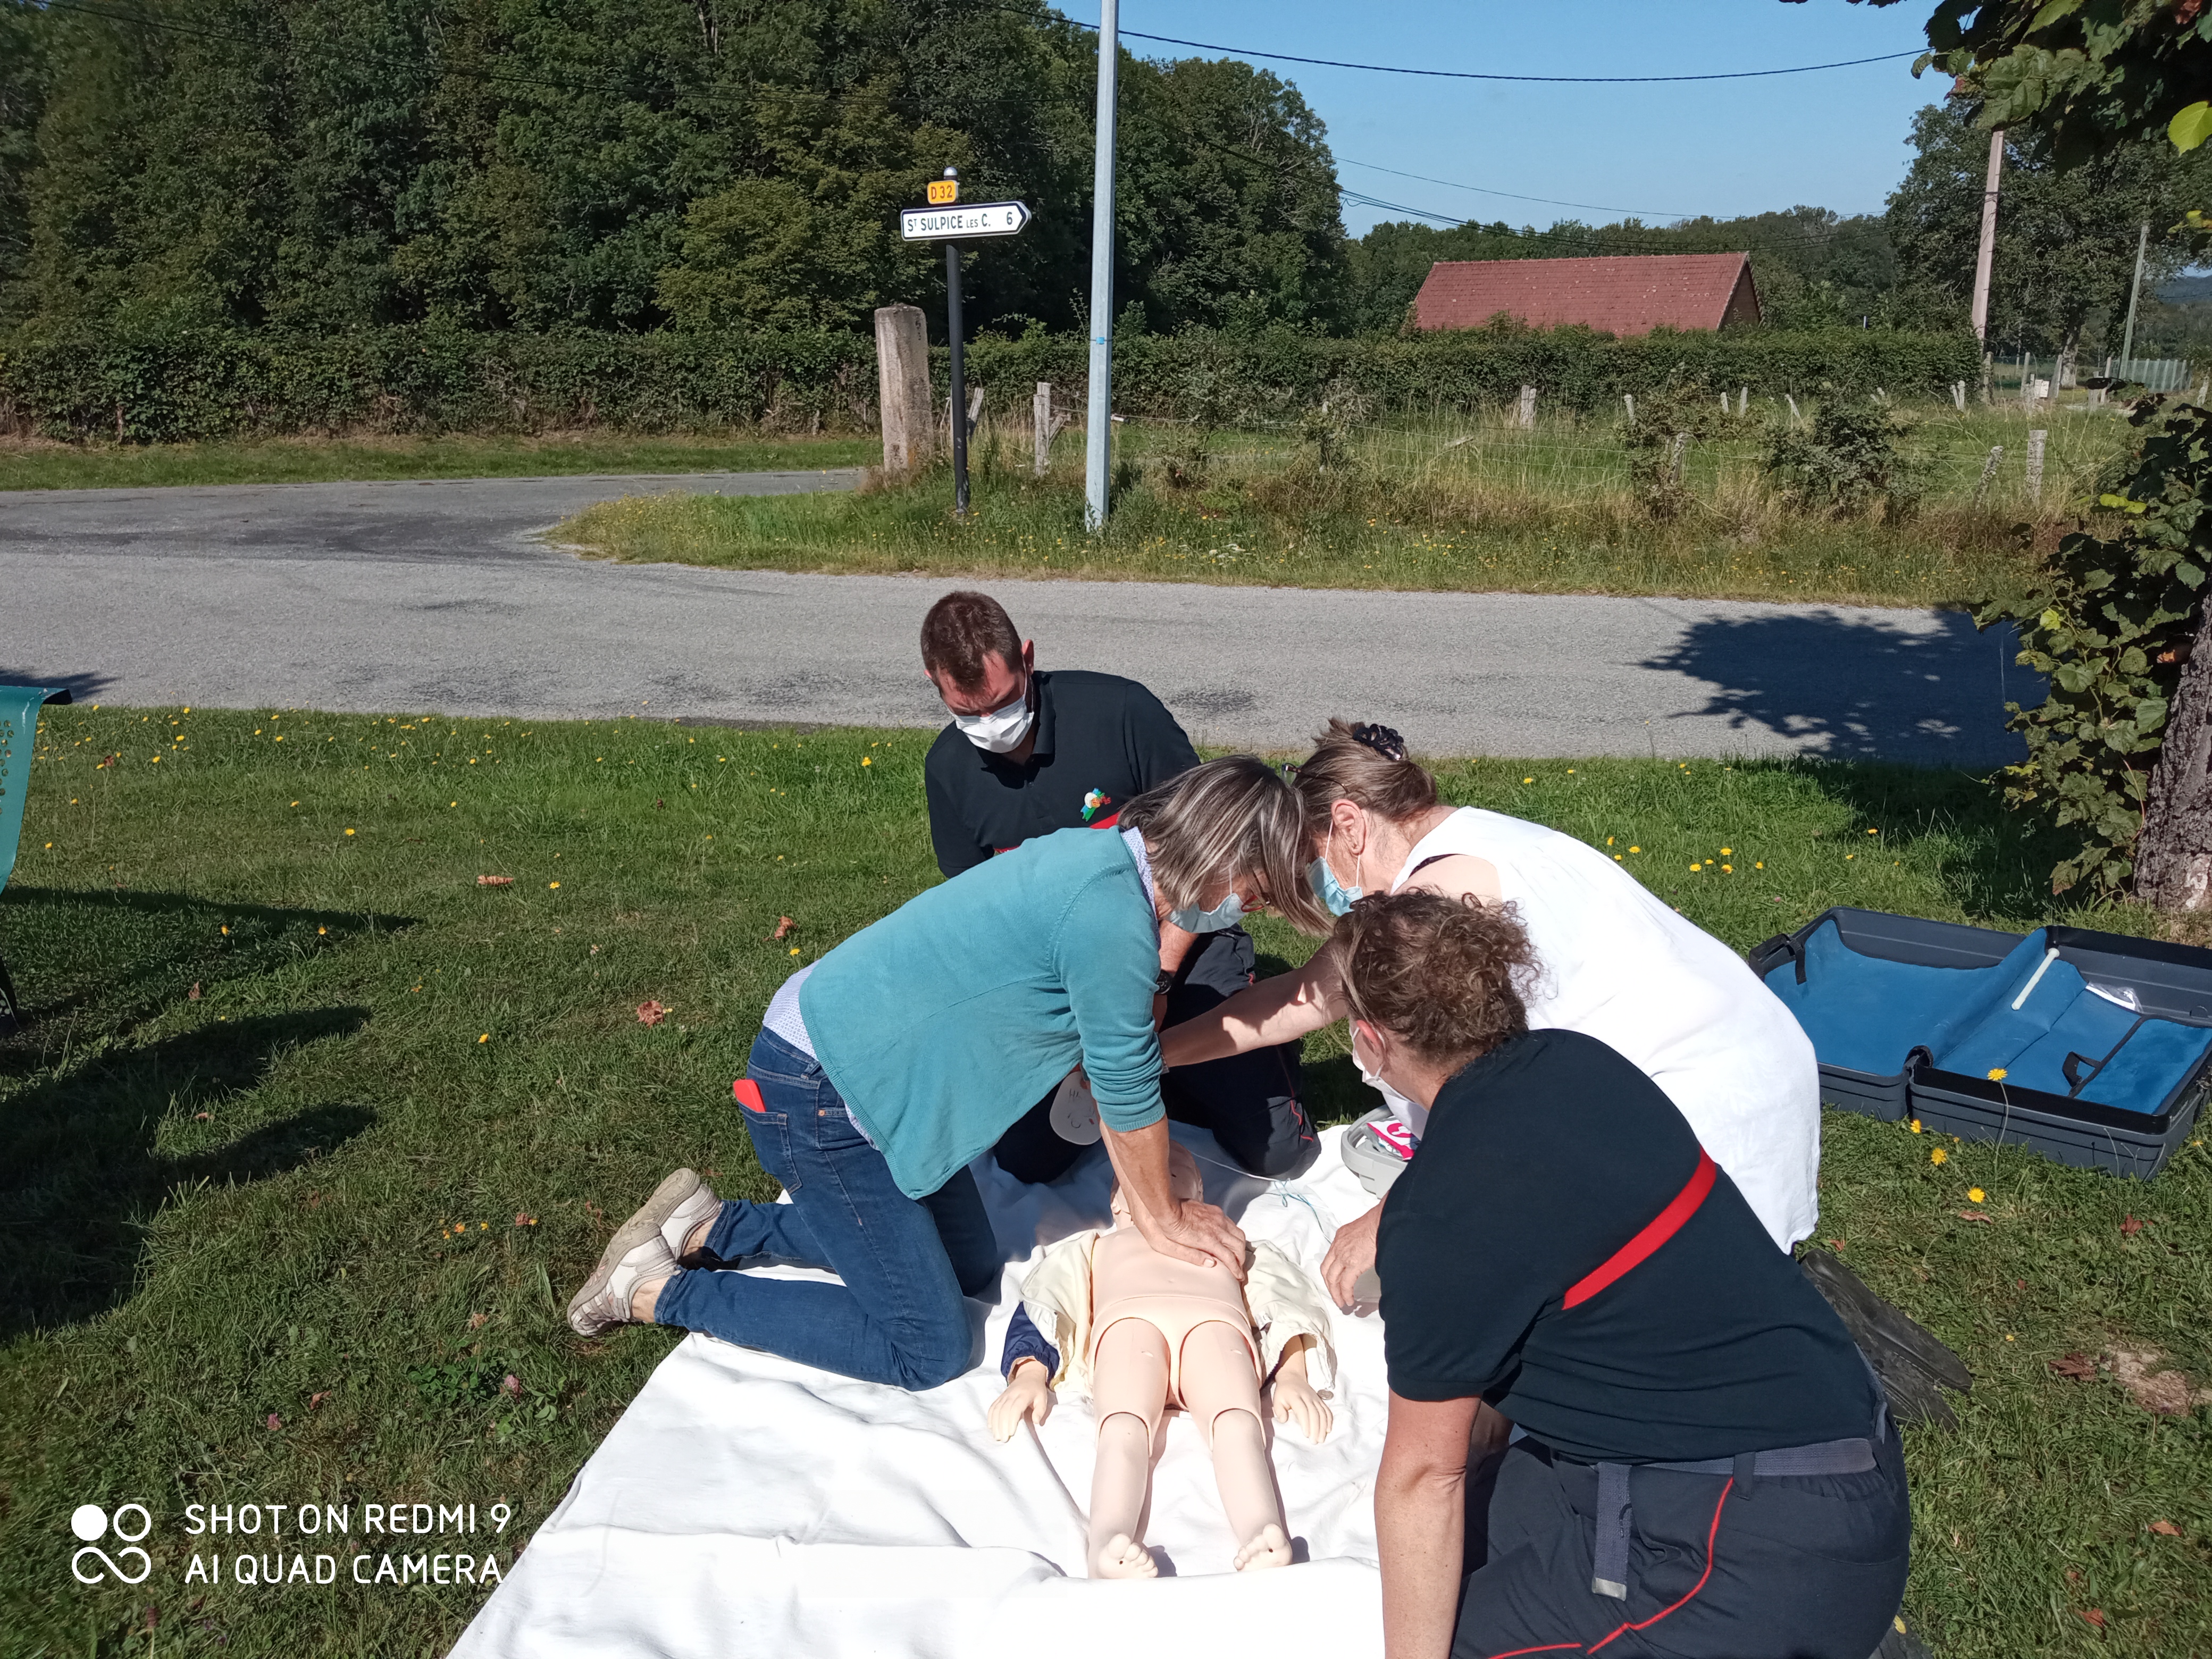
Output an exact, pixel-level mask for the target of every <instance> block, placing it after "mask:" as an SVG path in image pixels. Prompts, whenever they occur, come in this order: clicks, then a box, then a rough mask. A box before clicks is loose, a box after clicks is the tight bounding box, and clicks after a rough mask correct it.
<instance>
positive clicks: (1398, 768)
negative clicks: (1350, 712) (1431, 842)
mask: <svg viewBox="0 0 2212 1659" xmlns="http://www.w3.org/2000/svg"><path fill="white" fill-rule="evenodd" d="M1355 733H1358V734H1367V740H1366V741H1364V742H1363V741H1362V740H1361V737H1360V736H1358V735H1355ZM1376 733H1380V734H1381V735H1380V736H1379V737H1377V736H1376V735H1374V734H1376ZM1397 735H1398V734H1397V733H1396V732H1392V731H1390V730H1389V728H1388V727H1385V726H1352V725H1350V724H1348V723H1347V722H1346V721H1344V720H1331V721H1330V722H1329V723H1328V731H1326V732H1322V734H1321V736H1320V737H1319V738H1316V740H1315V743H1314V751H1313V753H1312V755H1311V756H1310V757H1308V758H1307V759H1305V760H1304V761H1302V762H1300V763H1298V765H1297V767H1296V768H1295V769H1293V775H1294V776H1295V777H1296V779H1297V786H1298V794H1299V797H1300V798H1301V799H1303V800H1304V802H1305V805H1306V822H1307V823H1308V825H1309V827H1310V830H1311V832H1312V834H1313V836H1315V838H1316V839H1319V838H1320V837H1321V836H1323V835H1325V834H1327V833H1328V809H1329V805H1330V804H1331V803H1332V802H1334V801H1340V800H1348V801H1352V802H1354V803H1356V804H1357V805H1359V806H1360V807H1362V808H1364V810H1365V811H1370V812H1373V813H1375V814H1376V816H1378V817H1383V818H1385V819H1387V820H1389V822H1390V823H1407V822H1408V821H1409V820H1411V819H1413V818H1416V817H1419V816H1420V815H1421V814H1422V813H1424V812H1425V811H1428V810H1429V808H1431V806H1434V805H1436V804H1437V781H1436V778H1435V777H1434V776H1433V775H1431V773H1430V771H1429V769H1427V768H1426V767H1425V766H1421V765H1419V764H1417V763H1414V762H1413V761H1410V760H1407V758H1406V751H1405V750H1404V749H1403V748H1401V747H1400V746H1399V745H1398V744H1397V742H1396V738H1397Z"/></svg>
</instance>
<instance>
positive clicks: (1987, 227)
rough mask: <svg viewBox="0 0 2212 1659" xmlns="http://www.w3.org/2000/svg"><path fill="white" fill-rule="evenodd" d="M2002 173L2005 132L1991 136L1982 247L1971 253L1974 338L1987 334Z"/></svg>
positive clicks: (1983, 203) (1981, 337)
mask: <svg viewBox="0 0 2212 1659" xmlns="http://www.w3.org/2000/svg"><path fill="white" fill-rule="evenodd" d="M2003 171H2004V129H2003V128H2002V127H1999V128H1998V129H1997V130H1996V131H1995V132H1993V133H1991V134H1990V173H1989V178H1988V179H1987V181H1986V182H1984V185H1982V245H1981V246H1980V248H1979V249H1978V250H1977V251H1976V252H1975V254H1974V337H1975V338H1976V339H1977V340H1980V339H1985V338H1987V337H1988V335H1989V331H1990V265H1991V264H1993V263H1994V262H1995V261H1996V252H1997V177H1998V175H1999V174H2000V173H2002V172H2003Z"/></svg>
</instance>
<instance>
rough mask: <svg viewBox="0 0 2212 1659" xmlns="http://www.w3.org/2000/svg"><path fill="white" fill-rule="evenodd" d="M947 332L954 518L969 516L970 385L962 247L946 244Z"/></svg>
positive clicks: (954, 243)
mask: <svg viewBox="0 0 2212 1659" xmlns="http://www.w3.org/2000/svg"><path fill="white" fill-rule="evenodd" d="M945 333H946V334H947V335H948V336H950V337H951V341H952V386H951V403H952V406H951V410H949V411H948V412H949V413H950V414H951V417H952V516H953V517H954V518H956V519H964V518H966V517H967V516H968V382H967V377H966V375H965V374H964V373H963V370H964V368H965V365H964V364H963V362H962V361H961V358H962V347H961V340H960V335H961V326H960V244H959V243H957V242H947V243H946V244H945Z"/></svg>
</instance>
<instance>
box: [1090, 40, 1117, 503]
mask: <svg viewBox="0 0 2212 1659" xmlns="http://www.w3.org/2000/svg"><path fill="white" fill-rule="evenodd" d="M1120 73H1121V11H1120V7H1119V5H1118V3H1117V0H1100V4H1099V12H1098V154H1097V160H1096V162H1095V164H1094V171H1093V172H1092V174H1091V403H1090V411H1089V414H1088V416H1087V417H1086V418H1087V420H1088V422H1089V426H1088V429H1087V430H1086V431H1085V434H1084V446H1083V495H1084V505H1083V524H1084V527H1085V529H1086V530H1091V531H1099V530H1103V529H1104V528H1105V527H1106V458H1107V453H1108V446H1109V443H1110V441H1111V440H1112V438H1113V432H1114V398H1113V388H1112V386H1111V384H1110V381H1111V377H1112V374H1113V364H1114V106H1115V82H1116V80H1117V79H1118V77H1119V76H1120Z"/></svg>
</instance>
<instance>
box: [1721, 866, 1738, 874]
mask: <svg viewBox="0 0 2212 1659" xmlns="http://www.w3.org/2000/svg"><path fill="white" fill-rule="evenodd" d="M1721 873H1722V874H1723V875H1724V876H1732V875H1734V874H1735V866H1734V865H1733V864H1723V866H1721Z"/></svg>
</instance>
